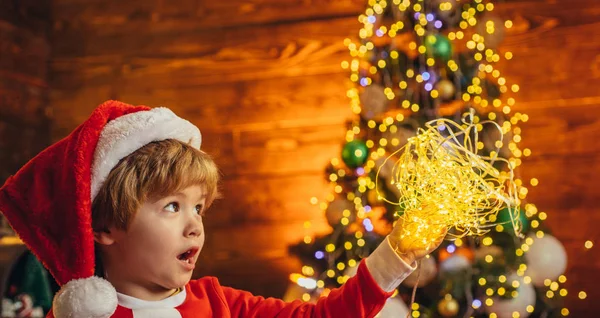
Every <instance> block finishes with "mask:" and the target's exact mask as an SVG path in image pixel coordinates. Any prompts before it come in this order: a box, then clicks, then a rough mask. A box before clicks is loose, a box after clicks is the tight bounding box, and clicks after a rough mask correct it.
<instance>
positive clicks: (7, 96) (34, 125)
mask: <svg viewBox="0 0 600 318" xmlns="http://www.w3.org/2000/svg"><path fill="white" fill-rule="evenodd" d="M50 29H51V12H50V1H49V0H43V1H4V0H0V182H2V183H4V180H5V179H6V178H7V177H8V176H9V175H10V174H12V173H14V172H16V171H17V169H19V167H21V166H22V165H23V164H25V163H26V162H27V160H29V159H30V158H31V157H33V156H34V155H35V154H36V153H38V152H39V151H40V150H41V149H42V148H43V147H46V146H47V145H48V144H49V142H50V134H49V131H50V126H49V120H48V116H47V110H48V109H47V107H48V91H49V89H48V82H47V79H48V62H49V59H50V45H49V41H48V33H49V32H48V31H49V30H50Z"/></svg>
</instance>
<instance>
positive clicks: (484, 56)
mask: <svg viewBox="0 0 600 318" xmlns="http://www.w3.org/2000/svg"><path fill="white" fill-rule="evenodd" d="M432 3H435V5H437V6H439V8H436V9H437V10H438V12H442V13H443V12H445V11H451V10H453V6H456V5H462V6H463V10H462V14H461V16H460V21H459V22H458V28H454V29H447V30H445V31H444V32H442V31H441V29H442V26H443V23H444V22H443V21H441V19H438V17H436V16H435V15H434V14H432V13H431V10H429V9H430V8H428V6H430V5H431V4H432ZM388 6H392V8H388ZM385 10H395V12H396V14H398V15H400V16H401V15H405V14H409V12H410V14H414V17H415V21H417V23H414V25H412V28H413V30H410V29H409V28H410V27H411V25H409V24H407V23H405V22H403V21H394V22H393V23H391V24H388V25H384V24H383V23H381V21H379V20H378V19H380V17H381V16H382V14H383V13H384V12H385ZM493 10H494V4H493V3H491V2H487V1H483V0H474V1H472V2H471V3H464V4H463V3H460V2H459V1H449V0H448V1H444V0H439V1H433V2H432V1H428V0H412V1H411V0H393V1H391V0H390V1H388V0H369V1H368V6H367V8H366V10H365V12H364V13H363V14H361V15H360V16H359V17H358V21H359V22H360V23H361V24H362V28H360V30H359V32H358V36H359V41H358V42H355V41H353V40H351V39H345V40H344V44H345V45H346V47H347V48H348V50H349V54H350V57H351V59H350V60H349V61H343V62H342V63H341V67H342V69H344V70H347V71H349V72H350V81H351V82H353V83H354V85H353V87H352V88H350V89H348V90H347V92H346V95H347V97H348V98H349V100H350V107H351V109H352V111H353V113H354V114H356V115H361V114H362V113H363V112H364V109H363V105H362V103H361V99H360V91H361V89H363V88H365V87H368V86H369V85H372V84H373V80H372V78H371V77H372V76H374V75H376V74H378V72H380V71H381V69H383V68H385V67H386V63H390V61H391V63H394V60H397V59H398V58H399V57H400V54H399V51H400V50H404V51H405V52H409V54H412V56H414V57H417V58H420V59H422V61H423V63H422V65H424V66H426V67H423V68H413V67H408V68H407V69H406V70H405V73H404V74H402V78H401V80H399V81H398V82H395V83H392V82H390V81H388V82H387V83H384V84H383V85H384V87H383V93H384V95H385V98H387V99H388V100H389V102H390V103H395V104H396V105H399V107H397V108H396V109H394V110H392V111H388V112H385V113H384V114H383V115H382V116H381V117H380V118H377V119H369V120H367V121H366V125H367V128H368V129H372V130H378V131H379V132H380V133H382V134H381V137H378V138H377V139H368V140H365V145H366V148H361V147H357V148H355V149H354V155H355V156H356V157H361V156H365V155H367V154H368V157H367V159H366V162H365V163H364V165H360V166H359V167H356V168H354V169H350V170H349V169H348V167H346V166H345V165H344V163H343V162H340V160H339V159H338V158H333V159H331V162H330V164H331V167H332V168H333V169H332V170H331V171H330V173H329V175H328V179H329V182H330V184H331V187H332V189H333V193H330V194H329V195H328V196H327V197H326V198H325V201H322V202H319V200H318V199H317V198H315V197H313V198H311V203H312V204H315V205H319V207H320V208H321V209H322V210H323V211H324V212H325V211H326V210H327V208H328V207H329V206H330V205H331V204H333V202H334V200H335V199H336V198H339V197H340V196H342V197H344V198H345V199H346V200H347V202H348V205H347V206H344V207H343V209H341V210H342V215H341V218H340V219H339V223H341V224H342V225H344V226H347V225H350V224H351V223H356V224H358V225H360V226H359V227H357V228H356V229H355V232H354V235H353V237H351V238H349V239H348V240H346V241H345V242H344V243H343V244H338V245H336V244H333V243H330V244H327V245H326V246H325V248H324V250H322V251H321V250H319V251H316V252H315V255H314V257H315V258H316V259H327V260H330V261H329V265H330V269H328V270H326V271H325V272H323V273H322V274H321V275H320V276H319V274H320V273H316V271H315V269H314V268H313V267H311V266H309V265H305V266H303V267H302V273H301V274H292V275H290V279H291V280H292V281H293V282H294V283H296V284H298V285H299V286H301V287H303V288H305V289H307V290H309V291H315V290H319V291H320V292H319V294H320V295H326V294H327V293H328V291H329V289H328V286H326V284H325V280H324V278H325V277H324V276H323V275H325V276H326V277H327V278H330V279H334V280H335V281H337V282H338V283H339V284H343V283H344V282H345V281H346V280H347V279H348V278H349V275H348V269H349V268H355V267H356V266H357V265H358V262H359V261H360V259H349V260H348V261H347V262H337V263H335V262H333V261H331V260H334V259H335V257H333V256H334V255H339V254H340V253H344V252H345V251H349V250H352V249H356V248H361V247H363V246H365V240H364V237H363V236H365V235H366V233H368V232H372V231H374V220H373V219H372V217H373V216H372V211H373V207H372V206H371V204H369V202H368V200H365V198H367V197H369V196H372V195H374V193H376V190H377V189H376V181H377V180H375V179H374V178H373V177H372V175H373V174H371V172H373V171H377V169H379V168H380V167H381V162H382V160H383V159H385V158H386V157H387V156H388V155H389V150H388V149H386V147H389V146H390V145H391V146H394V147H395V146H400V145H401V144H402V143H403V141H402V140H399V139H398V138H395V137H392V138H388V137H386V135H385V134H383V133H385V132H391V133H395V132H396V129H397V127H398V126H397V125H398V124H400V123H404V122H405V121H406V120H407V119H408V118H410V117H411V116H413V115H415V114H416V113H419V112H421V111H423V108H425V107H426V106H428V105H424V103H427V102H426V101H423V102H421V103H419V102H415V101H414V100H410V99H408V98H406V96H405V95H404V94H403V91H404V90H406V89H407V88H408V87H409V86H410V85H411V84H412V83H417V84H418V85H421V86H422V87H423V88H424V90H425V91H427V92H428V94H429V96H430V97H431V100H433V101H434V104H435V106H436V107H437V108H436V109H438V111H440V112H442V113H443V112H444V107H448V108H452V107H453V106H455V105H456V101H458V102H459V103H461V105H460V107H459V108H472V109H476V110H477V115H475V116H474V118H473V122H474V123H478V122H481V121H485V120H490V121H497V120H499V119H501V118H505V119H506V120H504V121H502V122H499V124H500V128H501V131H502V134H503V136H504V142H503V141H501V140H497V141H496V142H495V143H494V146H495V147H497V148H498V149H505V150H507V152H508V153H509V155H510V157H509V158H507V159H508V165H509V167H510V168H511V169H517V168H518V167H519V166H521V165H522V159H523V158H524V157H528V156H530V155H531V150H530V149H528V148H524V149H521V147H520V146H519V144H520V143H521V141H522V138H521V128H520V127H519V126H518V125H519V124H520V123H526V122H527V121H528V120H529V117H528V115H527V114H524V113H521V112H514V108H515V104H516V101H515V98H514V97H513V96H509V97H507V98H503V97H500V96H503V95H500V96H498V97H497V98H493V99H491V100H490V99H489V98H487V96H486V95H485V94H486V87H485V85H484V80H487V81H493V82H494V83H496V84H497V85H498V89H499V92H500V93H502V94H504V93H508V94H509V95H510V94H512V95H514V93H518V92H519V89H520V87H519V86H518V85H517V84H508V81H507V79H506V78H505V77H504V76H502V75H501V72H500V70H498V69H497V68H496V63H498V62H501V61H502V60H506V61H508V60H511V59H512V58H513V54H512V53H511V52H509V51H504V52H500V51H499V50H498V49H497V47H496V46H497V44H496V43H493V41H489V39H490V38H491V39H494V35H495V34H496V35H497V34H498V33H501V34H502V35H503V34H504V32H505V31H506V30H509V29H511V28H512V27H513V22H512V21H510V20H506V21H502V20H499V19H487V20H483V21H479V19H478V17H479V16H481V15H482V14H483V13H489V12H492V11H493ZM402 33H411V34H415V35H416V37H414V38H404V40H403V41H401V43H398V44H397V50H391V51H390V52H389V59H387V61H386V59H379V60H377V61H376V62H375V63H372V64H373V65H365V64H364V61H365V59H368V58H370V57H372V55H371V54H372V52H373V50H374V48H375V47H376V46H377V44H378V43H380V42H382V41H389V40H390V39H394V38H398V36H399V35H400V34H402ZM450 43H453V45H452V49H453V50H455V52H457V51H461V52H462V51H472V52H474V53H473V58H474V60H475V61H477V63H478V66H477V72H476V76H474V77H473V78H472V79H471V80H470V82H468V83H466V86H465V87H464V89H463V90H458V89H457V90H455V91H454V92H451V93H453V94H456V95H457V96H456V97H457V98H455V102H452V103H448V102H447V101H444V100H443V98H442V97H443V96H447V95H448V90H447V89H445V88H444V87H440V86H439V85H437V82H436V81H437V80H439V79H436V78H435V76H433V72H434V70H435V69H441V68H443V69H445V68H446V67H447V68H448V69H449V70H451V71H452V72H459V71H460V65H461V64H460V63H461V61H460V60H459V59H456V58H455V56H456V54H450V55H449V56H448V58H447V59H440V58H439V56H436V52H435V48H439V47H440V46H441V47H444V46H449V45H451V44H450ZM411 52H412V53H411ZM455 52H453V53H455ZM439 63H445V65H440V64H439ZM463 92H464V93H463ZM362 124H364V122H363V123H362ZM364 129H366V128H364V127H361V121H360V120H358V119H356V120H354V121H353V122H352V124H351V125H350V127H349V129H348V130H347V132H346V136H345V139H346V142H348V143H350V142H353V141H355V140H356V139H357V138H359V136H362V135H363V133H364V131H362V130H364ZM478 129H479V131H481V129H482V128H481V127H479V128H478ZM392 135H393V134H392ZM476 147H477V149H479V150H480V149H483V148H484V143H483V142H481V141H479V142H478V143H477V145H476ZM499 152H500V151H492V152H491V153H490V157H492V158H494V157H497V156H501V154H500V153H499ZM517 171H518V170H517ZM350 173H353V174H354V175H355V176H356V177H357V179H356V183H357V188H356V191H348V189H347V188H345V187H344V185H343V184H342V183H341V182H342V180H344V178H345V177H346V176H347V175H348V174H350ZM501 173H506V172H501ZM514 182H515V184H516V186H517V196H518V199H519V200H520V201H521V202H525V199H526V197H527V194H528V192H529V186H531V187H535V186H537V185H538V184H539V181H538V180H537V179H536V178H531V179H530V180H528V181H525V180H522V179H521V178H520V177H519V176H518V174H517V176H516V178H515V179H514ZM522 211H523V214H524V215H525V216H526V217H527V220H528V223H529V226H530V228H531V229H532V233H533V235H531V236H529V237H527V238H525V239H524V240H523V241H522V242H521V244H520V246H518V247H517V248H516V251H515V253H516V256H518V257H522V256H524V255H525V254H526V253H527V252H528V251H529V250H530V248H531V246H532V244H534V241H535V238H538V239H541V238H543V237H544V236H545V235H546V233H545V232H544V231H543V230H542V229H541V225H542V222H543V221H544V220H546V219H547V217H548V215H547V213H546V212H543V211H538V208H537V207H536V205H535V204H533V203H525V204H524V205H523V207H522ZM492 221H494V220H492ZM310 226H311V223H310V222H308V221H307V222H305V228H307V229H308V228H310ZM504 227H505V225H502V224H498V225H496V228H495V230H496V231H498V232H501V231H503V230H505V229H504ZM465 240H466V238H457V239H455V240H454V241H453V242H452V244H450V245H448V247H447V248H446V250H447V252H449V253H453V252H454V251H455V250H456V249H459V248H461V247H462V246H463V245H464V244H465ZM311 242H313V237H312V235H306V236H305V237H304V243H306V244H310V243H311ZM481 243H482V245H483V246H492V245H493V244H494V239H493V238H492V237H490V236H483V237H482V238H481ZM592 247H593V242H592V241H586V242H585V248H586V249H590V248H592ZM521 259H523V258H521ZM484 260H485V262H487V263H493V262H494V261H496V259H495V255H493V254H488V255H485V256H484ZM515 274H516V275H500V276H498V277H478V278H476V282H477V284H478V285H479V286H480V287H481V288H482V289H483V290H485V295H481V296H479V298H477V297H476V298H474V299H473V300H472V301H471V304H470V306H471V307H472V308H473V309H479V308H480V307H481V306H483V305H486V306H492V305H493V304H494V301H495V299H496V298H495V297H497V296H500V297H503V298H507V297H513V298H515V297H517V296H518V294H519V286H520V285H521V284H532V278H531V277H530V276H529V272H528V267H527V264H526V263H524V262H522V263H520V264H519V265H518V268H517V269H516V272H515ZM566 281H567V277H566V276H565V275H560V276H559V277H558V278H557V279H556V280H550V279H545V280H544V281H543V286H542V287H543V288H544V290H543V292H544V295H545V297H547V298H548V299H552V298H556V297H566V296H567V295H569V291H568V290H567V289H566V288H565V286H564V285H565V283H566ZM496 283H501V284H505V285H507V286H506V287H505V286H502V287H497V284H496ZM537 287H538V288H540V286H537ZM311 297H313V296H312V295H311V293H309V292H306V293H304V294H303V295H302V299H303V300H305V301H309V300H310V299H311ZM577 297H578V298H579V299H586V297H587V294H586V292H585V291H578V293H577ZM410 309H411V311H412V312H411V315H412V317H419V316H420V315H421V312H420V309H421V306H420V305H419V303H418V302H417V303H414V304H413V305H412V307H411V308H410ZM534 310H535V307H534V305H528V306H527V308H526V311H527V312H528V313H532V312H534ZM560 312H561V314H562V315H563V316H568V315H569V309H568V308H562V309H561V310H560ZM517 316H518V313H517ZM489 317H491V318H495V317H497V314H496V313H494V312H490V313H489ZM513 317H514V316H513Z"/></svg>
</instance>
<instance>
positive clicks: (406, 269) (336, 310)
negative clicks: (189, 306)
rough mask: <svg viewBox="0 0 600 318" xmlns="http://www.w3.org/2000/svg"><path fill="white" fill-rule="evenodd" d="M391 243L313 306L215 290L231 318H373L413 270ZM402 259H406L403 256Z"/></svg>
mask: <svg viewBox="0 0 600 318" xmlns="http://www.w3.org/2000/svg"><path fill="white" fill-rule="evenodd" d="M393 233H394V232H392V234H393ZM393 241H394V240H393V239H392V237H391V236H390V237H389V238H388V239H386V240H385V241H384V242H383V243H382V244H381V245H380V246H379V247H377V249H376V250H375V251H374V252H373V253H372V254H371V255H370V256H369V257H368V258H367V259H365V260H364V261H363V262H361V263H360V265H359V268H358V272H357V274H356V276H354V277H352V278H350V279H348V281H347V282H346V283H345V284H344V285H343V286H342V287H341V288H339V289H334V290H332V291H331V293H330V294H329V295H328V296H327V297H321V298H320V299H319V300H318V301H317V303H316V304H310V303H303V302H301V301H294V302H291V303H285V302H283V301H282V300H279V299H274V298H267V299H265V298H263V297H257V296H253V295H252V294H250V293H248V292H245V291H240V290H236V289H232V288H228V287H220V286H217V289H219V288H220V289H221V290H222V295H223V297H224V301H225V303H226V304H227V305H228V306H229V309H230V311H231V315H232V317H323V318H324V317H361V318H362V317H374V316H375V315H376V314H377V313H379V311H380V310H381V309H382V308H383V306H384V304H385V301H386V300H387V298H389V297H390V296H391V295H392V293H393V291H394V289H395V288H396V287H397V286H398V285H399V284H400V283H401V282H402V281H403V280H404V279H405V278H406V277H407V276H408V275H409V274H410V273H412V271H413V270H414V269H415V266H414V265H415V263H414V259H412V261H413V266H409V265H408V264H407V263H406V261H403V259H402V258H401V257H400V256H399V255H398V254H397V252H395V251H394V248H393V247H392V245H391V244H390V242H393ZM429 251H430V250H428V251H427V252H426V253H424V254H423V256H424V255H426V254H427V253H428V252H429ZM420 255H421V254H419V256H420ZM408 257H413V255H412V254H411V255H409V256H408ZM403 258H404V259H405V260H406V259H408V258H407V257H406V255H403Z"/></svg>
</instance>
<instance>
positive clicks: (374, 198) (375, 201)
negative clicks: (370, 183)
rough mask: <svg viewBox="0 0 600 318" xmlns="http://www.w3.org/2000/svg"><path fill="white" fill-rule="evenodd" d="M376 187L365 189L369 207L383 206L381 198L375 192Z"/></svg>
mask: <svg viewBox="0 0 600 318" xmlns="http://www.w3.org/2000/svg"><path fill="white" fill-rule="evenodd" d="M377 191H378V190H377V189H370V190H368V191H367V202H369V205H370V206H371V207H377V206H383V200H381V197H380V196H379V193H377Z"/></svg>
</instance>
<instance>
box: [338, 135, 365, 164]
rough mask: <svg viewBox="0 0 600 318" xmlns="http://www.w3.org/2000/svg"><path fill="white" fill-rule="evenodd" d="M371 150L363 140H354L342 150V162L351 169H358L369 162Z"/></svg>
mask: <svg viewBox="0 0 600 318" xmlns="http://www.w3.org/2000/svg"><path fill="white" fill-rule="evenodd" d="M368 157H369V149H368V148H367V144H366V143H365V142H364V141H362V140H352V141H350V142H348V143H346V144H345V145H344V148H343V149H342V160H343V161H344V163H345V164H346V166H348V167H349V168H352V169H354V168H358V167H360V166H362V165H363V164H365V162H367V158H368Z"/></svg>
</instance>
